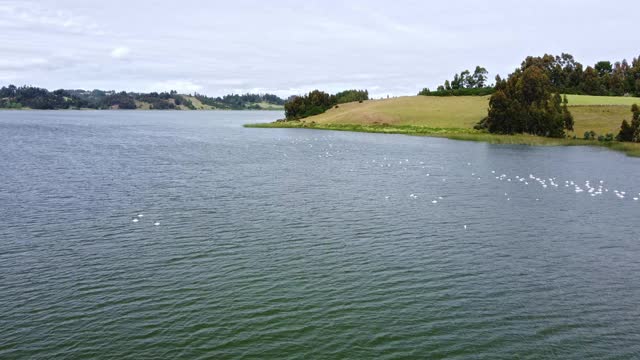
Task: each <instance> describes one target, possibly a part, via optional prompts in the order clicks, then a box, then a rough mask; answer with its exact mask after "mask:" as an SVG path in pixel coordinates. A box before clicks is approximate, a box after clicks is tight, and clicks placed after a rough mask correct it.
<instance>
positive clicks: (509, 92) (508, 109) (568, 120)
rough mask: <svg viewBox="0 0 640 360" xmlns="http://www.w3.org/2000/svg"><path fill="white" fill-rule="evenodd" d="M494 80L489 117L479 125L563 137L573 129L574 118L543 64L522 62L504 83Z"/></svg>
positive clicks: (493, 129)
mask: <svg viewBox="0 0 640 360" xmlns="http://www.w3.org/2000/svg"><path fill="white" fill-rule="evenodd" d="M528 60H531V59H528ZM496 80H497V83H496V92H495V93H494V94H493V95H492V96H491V99H490V100H489V113H488V116H487V118H486V119H485V120H483V122H482V123H481V126H482V127H485V128H486V129H487V130H488V131H489V132H492V133H500V134H515V133H528V134H533V135H540V136H549V137H562V136H564V135H565V130H571V129H572V128H573V117H572V116H571V113H570V112H569V110H568V108H567V106H566V103H565V104H564V105H563V104H562V102H563V101H562V98H561V97H560V95H559V94H558V92H557V91H555V87H554V86H553V84H552V82H551V80H550V79H549V76H548V71H547V70H545V63H544V62H537V61H525V62H524V63H523V64H522V67H521V68H520V69H517V70H516V71H515V72H514V73H513V74H511V75H509V78H508V79H507V80H500V79H499V78H496Z"/></svg>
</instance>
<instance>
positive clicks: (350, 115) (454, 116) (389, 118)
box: [305, 95, 640, 137]
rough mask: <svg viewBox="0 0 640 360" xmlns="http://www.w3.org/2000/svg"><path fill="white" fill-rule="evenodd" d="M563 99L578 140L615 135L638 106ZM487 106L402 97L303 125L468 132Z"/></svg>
mask: <svg viewBox="0 0 640 360" xmlns="http://www.w3.org/2000/svg"><path fill="white" fill-rule="evenodd" d="M567 98H568V100H569V106H570V107H571V108H570V110H571V113H572V114H573V116H574V118H575V131H574V133H575V134H576V135H577V136H578V137H581V136H582V134H584V132H585V131H591V130H593V131H595V132H596V133H598V134H606V133H613V134H617V132H618V130H619V129H620V122H621V121H622V120H623V119H630V117H631V112H630V110H629V109H630V107H631V104H634V103H638V104H640V98H631V97H609V96H585V95H568V96H567ZM488 107H489V97H488V96H450V97H435V96H406V97H399V98H393V99H385V100H369V101H365V102H363V103H357V102H356V103H348V104H342V105H340V106H339V107H338V108H337V109H336V108H334V109H330V110H329V111H327V112H326V113H324V114H321V115H317V116H313V117H310V118H307V119H305V122H307V123H309V122H312V121H313V122H315V123H317V124H356V125H382V124H388V125H411V126H423V127H429V128H454V129H472V128H473V125H475V124H476V123H477V122H478V121H480V120H481V119H482V118H483V117H485V116H486V115H487V109H488ZM571 135H573V134H571Z"/></svg>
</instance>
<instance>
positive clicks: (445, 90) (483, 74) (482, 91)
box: [418, 66, 494, 96]
mask: <svg viewBox="0 0 640 360" xmlns="http://www.w3.org/2000/svg"><path fill="white" fill-rule="evenodd" d="M488 74H489V72H488V71H487V69H485V68H484V67H482V66H476V68H475V70H474V71H473V73H471V72H470V71H469V70H464V71H462V72H460V74H455V75H454V76H453V79H452V80H451V81H449V80H445V82H444V84H442V85H440V86H438V89H437V90H436V91H431V90H429V88H424V89H422V91H420V92H419V93H418V95H424V96H468V95H479V96H484V95H490V94H492V93H493V91H494V88H493V86H491V85H487V76H488Z"/></svg>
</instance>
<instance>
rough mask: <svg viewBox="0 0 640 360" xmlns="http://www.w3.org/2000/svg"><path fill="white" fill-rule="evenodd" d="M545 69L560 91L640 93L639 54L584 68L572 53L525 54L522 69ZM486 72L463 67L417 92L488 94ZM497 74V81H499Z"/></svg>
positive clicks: (489, 87)
mask: <svg viewBox="0 0 640 360" xmlns="http://www.w3.org/2000/svg"><path fill="white" fill-rule="evenodd" d="M534 63H535V65H536V66H540V67H541V68H542V70H543V71H544V72H545V74H546V75H547V77H548V78H549V80H550V81H551V85H552V86H553V87H554V89H555V90H557V91H559V92H561V93H563V94H575V95H604V96H640V57H637V58H633V59H632V60H631V63H628V62H627V60H622V61H617V62H614V63H612V62H611V61H599V62H597V63H595V64H594V65H593V66H591V65H590V66H587V67H586V68H585V67H584V66H583V65H582V64H581V63H579V62H577V61H576V60H575V58H574V57H573V55H570V54H565V53H563V54H561V55H558V56H554V55H549V54H545V55H543V56H541V57H533V56H529V57H527V58H526V59H525V60H524V61H523V63H522V66H521V68H527V67H529V66H531V65H532V64H534ZM486 75H487V71H486V69H484V68H483V67H480V66H477V67H476V70H475V71H474V72H473V73H471V72H470V71H469V70H465V71H463V72H461V73H460V74H456V75H455V76H454V78H453V79H452V80H451V81H449V80H447V81H445V82H444V84H443V85H440V86H438V89H437V90H436V91H431V90H429V89H428V88H425V89H423V90H422V91H421V92H420V93H418V95H427V96H452V95H453V96H455V95H488V94H491V93H493V92H494V91H495V88H494V86H493V85H489V86H487V85H485V83H486ZM500 81H501V79H500V78H499V77H498V78H497V79H496V83H498V82H500Z"/></svg>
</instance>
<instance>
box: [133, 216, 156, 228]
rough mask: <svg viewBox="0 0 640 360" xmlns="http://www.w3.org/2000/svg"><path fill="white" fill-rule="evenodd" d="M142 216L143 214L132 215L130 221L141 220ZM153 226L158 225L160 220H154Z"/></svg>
mask: <svg viewBox="0 0 640 360" xmlns="http://www.w3.org/2000/svg"><path fill="white" fill-rule="evenodd" d="M143 217H144V214H138V215H136V216H134V217H133V218H132V219H131V222H133V223H137V222H140V220H142V218H143ZM153 226H160V222H159V221H155V222H154V223H153Z"/></svg>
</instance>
